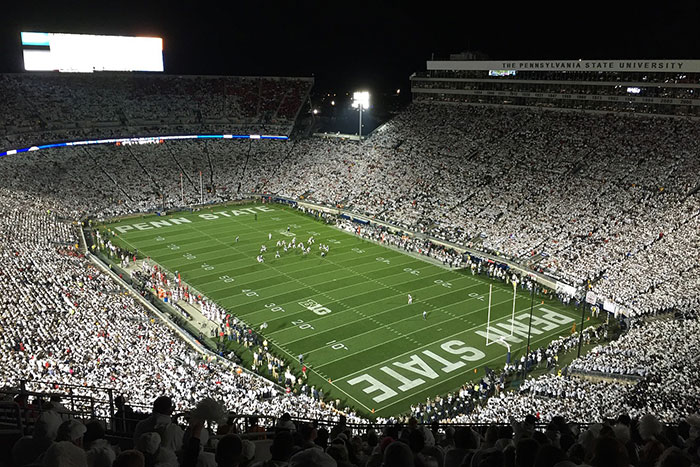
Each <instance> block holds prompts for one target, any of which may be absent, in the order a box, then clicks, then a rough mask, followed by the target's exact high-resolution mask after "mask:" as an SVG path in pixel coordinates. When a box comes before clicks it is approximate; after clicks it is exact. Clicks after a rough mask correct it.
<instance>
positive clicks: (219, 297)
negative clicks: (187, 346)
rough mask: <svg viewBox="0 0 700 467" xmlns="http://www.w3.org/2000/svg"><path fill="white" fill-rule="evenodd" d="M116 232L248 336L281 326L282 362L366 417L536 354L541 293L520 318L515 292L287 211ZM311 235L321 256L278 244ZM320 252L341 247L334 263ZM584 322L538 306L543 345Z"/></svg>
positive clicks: (526, 303)
mask: <svg viewBox="0 0 700 467" xmlns="http://www.w3.org/2000/svg"><path fill="white" fill-rule="evenodd" d="M107 227H109V228H110V229H112V230H113V231H116V232H117V239H116V242H117V243H119V242H123V244H124V245H126V246H127V247H128V248H130V249H131V250H132V251H133V249H135V248H137V249H138V251H139V255H142V256H149V257H150V258H151V260H153V261H155V262H157V263H159V264H161V265H162V266H164V267H165V268H166V269H168V270H169V271H170V272H175V271H179V272H180V274H181V277H182V280H183V281H184V282H186V283H187V284H189V285H190V286H192V287H194V288H196V289H197V290H198V291H199V292H200V293H202V294H204V295H205V296H207V297H208V298H209V299H211V300H213V301H214V302H216V303H218V304H219V305H220V306H222V307H224V308H226V309H228V310H230V312H231V313H232V314H233V315H235V316H237V317H238V318H239V319H242V320H243V321H244V322H245V323H247V324H248V325H249V326H252V327H254V328H255V329H257V328H258V327H259V326H260V325H261V324H262V323H263V322H266V323H268V327H267V328H266V329H265V330H264V331H263V335H264V336H265V337H266V338H267V339H268V340H269V341H270V342H271V343H273V345H274V348H275V349H276V351H277V353H278V354H279V355H280V356H283V357H285V358H286V359H287V360H288V361H289V362H290V363H291V364H292V366H294V367H295V368H296V369H297V370H298V368H299V365H298V355H299V354H302V355H303V356H304V363H305V364H306V365H307V366H308V367H309V369H310V374H309V384H315V385H316V387H322V389H323V391H324V392H325V394H326V395H328V396H330V397H332V398H333V399H341V400H342V401H344V403H345V404H346V405H349V406H351V407H354V408H355V409H357V410H358V411H359V412H361V413H363V414H365V415H367V416H372V411H373V410H374V415H375V416H382V417H387V416H390V415H396V414H400V413H404V412H406V411H407V410H408V409H409V406H410V405H411V404H415V403H418V402H425V400H426V398H427V397H434V396H436V395H440V394H446V393H448V392H451V391H454V390H456V389H458V388H459V387H461V386H462V385H463V384H465V383H466V382H468V381H473V380H475V379H476V378H479V377H481V376H483V374H484V371H485V368H486V367H489V368H492V369H497V370H500V369H501V368H502V367H503V365H504V363H505V361H506V353H507V351H506V342H507V343H508V344H509V345H510V346H511V351H512V359H513V360H515V359H519V358H520V356H521V355H522V354H523V352H524V349H525V347H526V343H527V334H528V327H529V324H530V303H531V298H530V294H529V292H528V291H526V290H523V289H521V288H519V287H518V289H517V295H516V298H515V319H512V314H513V300H514V293H513V287H512V286H511V285H507V284H504V283H502V282H493V281H490V280H489V279H488V278H487V277H485V276H480V275H476V276H474V275H472V274H471V272H470V271H467V270H449V269H447V268H444V267H442V266H439V265H436V264H433V263H432V262H428V261H424V260H422V259H419V258H417V257H415V256H412V255H409V254H405V253H403V252H401V251H399V250H397V249H393V248H389V247H384V246H382V245H380V244H377V243H374V242H369V241H366V240H363V239H361V238H359V237H358V236H356V235H352V234H349V233H346V232H344V231H341V230H339V229H337V228H335V227H333V226H329V225H326V224H324V223H323V222H320V221H318V220H316V219H314V218H312V217H310V216H308V215H304V214H302V213H299V212H297V211H296V210H293V209H291V208H287V207H283V206H281V205H277V204H248V205H227V206H219V207H213V208H207V209H206V210H202V211H199V212H193V213H174V214H171V215H168V216H145V217H141V218H130V219H123V220H120V221H117V222H114V223H111V224H109V225H108V226H107ZM288 228H289V231H288ZM237 236H238V237H239V240H238V241H237V242H236V240H235V239H236V237H237ZM269 236H271V239H269ZM311 236H313V237H314V239H315V244H314V245H312V247H311V252H310V253H309V254H308V255H304V254H302V253H301V251H300V250H299V249H298V248H296V249H290V250H289V251H288V252H284V251H283V248H281V247H277V246H276V243H277V241H278V240H285V241H286V242H287V243H289V242H290V241H291V240H292V238H295V237H296V241H297V243H298V242H300V241H301V242H303V243H304V244H305V246H306V244H307V240H308V238H309V237H311ZM319 244H326V245H328V246H329V247H330V251H329V253H328V254H327V256H326V257H322V256H321V253H320V251H319V248H318V247H319ZM262 245H265V246H266V247H267V252H265V253H263V257H264V262H263V263H259V262H258V261H257V260H256V257H257V256H258V255H259V254H260V249H261V246H262ZM276 251H279V252H280V257H279V258H275V253H276ZM491 284H492V286H493V288H492V293H491V312H490V323H491V325H490V327H489V330H488V336H487V318H488V304H489V286H490V285H491ZM409 294H410V295H411V296H412V298H413V300H412V301H413V302H412V303H411V304H409V303H408V295H409ZM424 312H425V316H424ZM579 321H580V314H578V313H577V312H576V311H575V310H574V309H573V308H568V307H563V306H562V305H561V304H560V303H559V302H557V301H544V302H542V300H541V299H540V298H536V300H535V306H534V309H533V316H532V325H531V346H532V347H533V348H536V347H538V346H544V345H546V344H547V343H548V342H549V341H551V340H552V339H554V338H557V337H558V336H563V335H569V334H570V332H571V329H572V326H573V324H574V322H576V323H577V324H576V326H577V329H578V326H579ZM592 323H594V320H593V319H591V320H590V321H587V322H586V324H587V325H589V324H592ZM487 337H488V345H487ZM232 348H233V347H232ZM234 350H239V351H241V350H242V349H239V348H237V347H235V348H234ZM475 370H476V372H475ZM297 372H299V371H297Z"/></svg>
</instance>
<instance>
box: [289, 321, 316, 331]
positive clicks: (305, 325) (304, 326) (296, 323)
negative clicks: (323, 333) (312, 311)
mask: <svg viewBox="0 0 700 467" xmlns="http://www.w3.org/2000/svg"><path fill="white" fill-rule="evenodd" d="M292 326H299V329H311V330H313V329H314V327H313V326H311V325H310V324H309V323H305V322H304V320H303V319H297V320H295V321H292Z"/></svg>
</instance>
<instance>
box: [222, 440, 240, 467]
mask: <svg viewBox="0 0 700 467" xmlns="http://www.w3.org/2000/svg"><path fill="white" fill-rule="evenodd" d="M242 454H243V443H242V442H241V438H239V437H238V435H234V434H228V435H226V436H224V437H223V438H221V439H220V440H219V443H218V444H217V445H216V464H217V465H218V466H219V467H238V465H239V464H240V462H241V458H242Z"/></svg>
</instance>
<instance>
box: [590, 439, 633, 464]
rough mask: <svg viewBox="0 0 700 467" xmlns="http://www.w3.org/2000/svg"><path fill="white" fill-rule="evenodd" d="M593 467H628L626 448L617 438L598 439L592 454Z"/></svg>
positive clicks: (591, 462)
mask: <svg viewBox="0 0 700 467" xmlns="http://www.w3.org/2000/svg"><path fill="white" fill-rule="evenodd" d="M590 456H591V457H590V461H589V462H588V463H589V464H591V465H592V466H593V467H627V466H628V464H629V458H628V456H627V449H625V446H624V445H623V444H622V443H621V442H619V441H618V440H616V439H615V438H598V439H597V440H596V441H595V443H594V445H593V451H592V453H590Z"/></svg>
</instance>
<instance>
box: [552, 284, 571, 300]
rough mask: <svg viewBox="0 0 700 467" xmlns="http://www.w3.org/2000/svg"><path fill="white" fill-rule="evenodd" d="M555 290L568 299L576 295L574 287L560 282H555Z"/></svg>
mask: <svg viewBox="0 0 700 467" xmlns="http://www.w3.org/2000/svg"><path fill="white" fill-rule="evenodd" d="M555 290H556V291H557V293H565V294H566V295H568V296H570V297H573V296H574V295H576V287H574V286H572V285H569V284H564V283H562V282H557V284H556V288H555Z"/></svg>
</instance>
